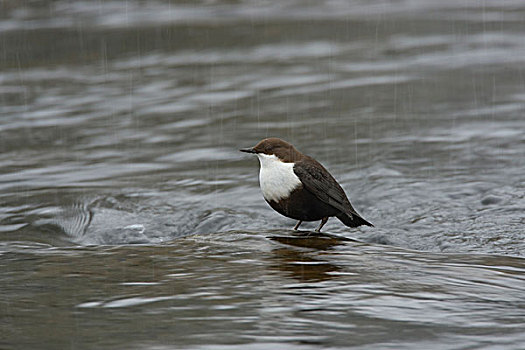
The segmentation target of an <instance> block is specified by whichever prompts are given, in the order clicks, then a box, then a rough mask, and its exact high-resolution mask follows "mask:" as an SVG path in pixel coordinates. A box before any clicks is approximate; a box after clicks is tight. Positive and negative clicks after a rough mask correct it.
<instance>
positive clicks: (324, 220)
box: [315, 216, 328, 232]
mask: <svg viewBox="0 0 525 350" xmlns="http://www.w3.org/2000/svg"><path fill="white" fill-rule="evenodd" d="M327 221H328V216H325V217H324V218H323V219H322V220H321V223H320V224H319V227H318V228H316V229H315V232H321V229H322V228H323V226H324V224H326V222H327Z"/></svg>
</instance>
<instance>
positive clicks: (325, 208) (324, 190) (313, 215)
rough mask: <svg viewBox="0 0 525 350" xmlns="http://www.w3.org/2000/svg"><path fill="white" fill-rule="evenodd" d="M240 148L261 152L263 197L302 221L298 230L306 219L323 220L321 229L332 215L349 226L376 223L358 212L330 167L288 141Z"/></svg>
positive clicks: (242, 150)
mask: <svg viewBox="0 0 525 350" xmlns="http://www.w3.org/2000/svg"><path fill="white" fill-rule="evenodd" d="M240 151H241V152H246V153H254V154H256V155H257V157H258V158H259V162H260V163H261V170H260V172H259V182H260V185H261V191H262V193H263V197H264V199H265V200H266V202H268V204H270V206H271V207H272V208H273V209H274V210H275V211H277V212H278V213H280V214H282V215H284V216H287V217H289V218H292V219H295V220H299V222H298V223H297V225H295V227H294V230H297V229H298V228H299V225H301V223H302V222H303V221H317V220H321V224H320V225H319V227H318V228H317V229H316V230H315V231H316V232H319V231H321V228H322V227H323V226H324V224H326V222H327V221H328V218H329V217H331V216H336V217H337V218H338V219H339V220H341V222H342V223H343V224H345V225H346V226H348V227H357V226H361V225H368V226H373V225H372V224H371V223H369V222H368V221H366V220H365V219H363V218H362V217H361V216H360V215H359V214H357V212H356V211H355V210H354V208H353V207H352V204H350V201H349V200H348V197H346V194H345V191H344V190H343V189H342V188H341V186H340V185H339V184H338V183H337V181H336V180H335V179H334V177H333V176H332V175H330V173H329V172H328V170H326V169H325V168H324V167H323V166H322V165H321V164H320V163H319V162H318V161H316V160H315V159H313V158H312V157H309V156H307V155H304V154H302V153H301V152H299V151H298V150H297V149H296V148H295V147H294V146H293V145H291V144H289V143H288V142H286V141H283V140H281V139H278V138H275V137H272V138H268V139H264V140H262V141H260V142H259V143H258V144H257V145H255V147H252V148H243V149H241V150H240Z"/></svg>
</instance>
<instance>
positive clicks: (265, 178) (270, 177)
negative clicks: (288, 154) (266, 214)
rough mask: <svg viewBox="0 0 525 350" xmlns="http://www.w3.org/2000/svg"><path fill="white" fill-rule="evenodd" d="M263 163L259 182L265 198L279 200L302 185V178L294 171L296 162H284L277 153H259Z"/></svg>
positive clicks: (258, 155) (260, 160)
mask: <svg viewBox="0 0 525 350" xmlns="http://www.w3.org/2000/svg"><path fill="white" fill-rule="evenodd" d="M257 157H258V158H259V162H260V163H261V170H260V171H259V183H260V185H261V191H262V194H263V197H264V199H266V200H267V201H275V202H278V201H279V200H280V199H282V198H286V197H288V195H289V194H290V193H291V192H292V191H293V190H294V189H296V188H297V187H299V186H300V185H301V180H299V178H298V177H297V175H295V173H294V172H293V165H294V163H284V162H281V161H280V160H279V158H277V157H276V156H275V155H273V154H272V155H268V154H264V153H258V154H257Z"/></svg>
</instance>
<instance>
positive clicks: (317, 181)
mask: <svg viewBox="0 0 525 350" xmlns="http://www.w3.org/2000/svg"><path fill="white" fill-rule="evenodd" d="M293 171H294V173H295V174H296V175H297V176H298V177H299V179H301V182H302V183H303V185H304V187H305V189H307V190H308V191H309V192H310V193H312V194H313V195H314V196H315V197H317V198H318V199H319V200H321V201H323V202H324V203H326V204H328V205H331V206H332V207H334V208H336V209H337V210H340V211H341V212H343V213H352V214H356V215H357V213H356V212H355V210H354V208H352V205H351V204H350V201H349V200H348V198H347V197H346V194H345V192H344V191H343V189H342V188H341V186H340V185H339V184H338V183H337V181H336V180H335V179H334V178H333V176H332V175H330V173H329V172H328V170H326V169H325V168H324V167H323V166H322V165H321V164H319V163H318V162H317V161H316V160H314V159H313V158H309V159H308V162H305V161H302V160H301V161H298V162H296V163H295V165H294V167H293Z"/></svg>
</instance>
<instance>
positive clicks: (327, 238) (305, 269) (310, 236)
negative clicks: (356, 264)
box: [268, 231, 352, 282]
mask: <svg viewBox="0 0 525 350" xmlns="http://www.w3.org/2000/svg"><path fill="white" fill-rule="evenodd" d="M268 238H270V239H271V240H274V241H277V242H279V243H282V244H285V245H289V246H292V248H290V247H280V248H277V249H275V250H274V251H273V253H274V259H275V264H273V265H272V266H273V267H274V268H275V269H277V270H280V271H284V272H287V274H289V275H290V276H291V277H293V278H295V279H297V280H299V281H301V282H322V281H326V280H329V279H332V278H333V277H334V276H335V274H334V272H339V271H341V267H339V266H337V265H334V264H332V263H330V262H328V261H326V260H324V259H320V258H319V257H317V256H316V254H315V251H316V250H329V249H332V248H333V247H335V246H338V245H341V244H345V242H347V241H352V240H351V239H348V238H345V237H338V236H333V235H330V234H325V233H319V232H309V231H298V232H293V233H292V235H287V236H284V235H279V236H277V235H276V236H269V237H268ZM295 247H300V248H312V249H314V251H313V252H312V250H311V249H308V250H303V249H296V248H295Z"/></svg>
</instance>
